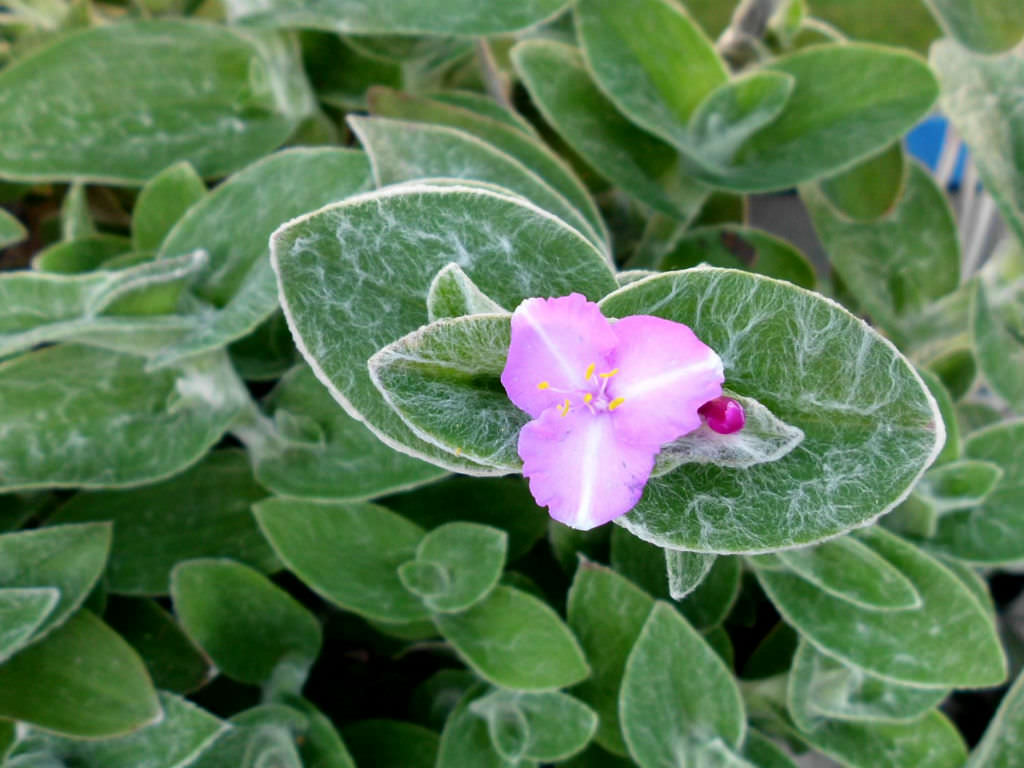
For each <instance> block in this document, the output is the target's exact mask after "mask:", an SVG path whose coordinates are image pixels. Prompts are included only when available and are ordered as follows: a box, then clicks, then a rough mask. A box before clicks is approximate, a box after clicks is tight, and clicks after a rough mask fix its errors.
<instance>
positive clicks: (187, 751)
mask: <svg viewBox="0 0 1024 768" xmlns="http://www.w3.org/2000/svg"><path fill="white" fill-rule="evenodd" d="M160 706H161V708H162V709H163V717H162V718H161V719H160V721H159V722H157V723H154V724H153V725H149V726H147V727H145V728H142V729H140V730H138V731H136V732H135V733H132V734H130V735H128V736H121V737H119V738H113V739H101V740H98V741H83V740H80V739H70V738H66V737H60V736H55V735H51V734H47V733H45V732H43V731H39V730H36V729H29V730H28V732H27V733H26V734H25V735H23V736H22V737H21V738H19V739H18V742H17V744H15V745H14V748H13V749H12V750H11V752H10V754H9V755H8V759H9V760H15V759H17V758H19V757H20V758H22V759H24V756H27V755H32V754H33V753H38V754H39V755H40V756H41V755H49V756H51V757H53V758H56V759H58V760H61V761H63V764H64V765H75V766H78V767H79V768H139V767H140V766H158V768H183V767H184V766H186V765H189V764H190V763H191V762H192V761H193V760H195V758H196V757H197V756H198V755H200V754H202V752H203V751H204V750H205V749H206V748H207V747H209V746H210V744H212V743H213V741H214V740H215V739H216V738H217V737H218V736H219V735H220V734H221V733H222V732H223V731H224V729H225V728H227V724H226V723H224V722H222V721H220V720H218V719H217V718H216V717H214V716H213V715H211V714H209V713H208V712H205V711H204V710H202V709H200V708H199V707H197V706H196V705H194V704H192V703H191V702H189V701H187V700H186V699H182V698H180V697H178V696H175V695H174V694H171V693H161V694H160Z"/></svg>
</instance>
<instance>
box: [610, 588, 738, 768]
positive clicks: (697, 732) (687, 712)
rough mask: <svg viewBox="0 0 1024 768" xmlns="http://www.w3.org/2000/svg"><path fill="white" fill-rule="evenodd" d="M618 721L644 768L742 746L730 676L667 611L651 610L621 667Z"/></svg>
mask: <svg viewBox="0 0 1024 768" xmlns="http://www.w3.org/2000/svg"><path fill="white" fill-rule="evenodd" d="M619 716H620V717H621V718H622V731H623V734H624V735H625V737H626V744H627V745H628V747H629V753H630V755H631V756H632V757H633V759H634V760H636V761H637V763H639V764H640V765H641V766H643V768H660V767H661V766H668V765H679V764H680V763H684V764H685V763H687V762H689V760H690V759H691V758H695V757H696V756H697V751H698V749H699V747H700V746H702V745H705V744H707V743H708V742H709V741H711V740H713V739H715V738H718V739H721V740H722V741H723V742H724V743H725V744H727V745H728V746H730V747H738V746H739V745H740V744H741V743H742V741H743V735H744V731H745V729H746V716H745V713H744V709H743V700H742V699H741V698H740V692H739V689H738V688H737V687H736V681H735V679H734V678H733V676H732V674H731V673H730V672H729V670H728V669H726V667H725V665H724V664H723V663H722V660H721V659H720V658H718V655H717V654H716V653H715V652H714V651H713V650H711V648H710V647H709V646H708V645H707V643H705V642H704V640H703V639H702V638H701V636H700V635H699V634H698V633H697V632H696V631H695V630H694V629H693V628H692V627H691V626H690V625H689V624H688V623H687V622H686V620H685V619H683V617H682V616H680V615H679V614H678V613H676V611H675V609H674V608H672V606H671V605H669V604H668V603H662V602H659V603H656V604H655V606H654V610H652V611H651V614H650V616H649V617H648V619H647V622H646V624H644V628H643V631H641V633H640V637H639V638H638V639H637V641H636V644H635V645H634V646H633V650H632V652H631V653H630V654H629V660H628V661H627V662H626V671H625V675H624V677H623V680H622V692H621V693H620V695H619Z"/></svg>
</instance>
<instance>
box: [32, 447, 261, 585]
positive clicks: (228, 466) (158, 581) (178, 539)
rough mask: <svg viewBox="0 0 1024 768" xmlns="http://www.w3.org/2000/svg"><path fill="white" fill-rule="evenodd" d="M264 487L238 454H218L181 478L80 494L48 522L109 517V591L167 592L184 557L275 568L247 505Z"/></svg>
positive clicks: (218, 452)
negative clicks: (111, 529) (111, 536)
mask: <svg viewBox="0 0 1024 768" xmlns="http://www.w3.org/2000/svg"><path fill="white" fill-rule="evenodd" d="M266 495H267V493H266V491H264V490H263V489H262V488H260V487H259V486H258V485H257V484H256V481H255V480H254V479H253V476H252V470H251V469H250V468H249V463H248V461H247V459H246V457H245V454H244V453H242V452H241V451H232V450H229V451H215V452H213V453H210V454H208V455H207V456H206V457H205V458H204V459H203V460H202V461H200V462H199V463H198V464H196V465H195V466H193V467H191V468H190V469H188V470H187V471H185V472H183V473H182V474H180V475H175V476H174V477H172V478H171V479H169V480H165V481H163V482H161V483H156V484H154V485H146V486H143V487H141V488H135V489H131V490H124V491H96V492H88V493H80V494H78V495H77V496H75V497H74V498H72V499H71V500H70V501H69V502H68V503H67V504H65V505H64V506H62V507H61V508H60V510H58V512H57V514H56V515H55V516H54V517H53V518H51V520H50V522H51V523H82V522H89V521H93V520H97V521H100V520H109V521H111V522H112V523H113V525H114V544H113V548H112V550H111V553H110V563H109V566H108V569H107V574H106V576H107V579H106V587H107V589H109V590H110V591H111V592H115V593H119V594H134V595H166V594H167V590H168V587H169V585H170V581H169V579H170V574H171V569H172V568H174V566H175V565H176V564H177V563H179V562H181V561H182V560H192V559H194V558H198V557H230V558H234V559H236V560H240V561H241V562H243V563H247V564H249V565H251V566H253V567H255V568H258V569H260V570H262V571H273V570H276V569H277V568H278V567H279V565H278V563H277V560H276V558H275V557H274V553H273V552H271V550H270V548H269V547H268V546H267V543H266V542H265V541H264V540H263V537H262V535H261V534H260V532H259V529H258V528H257V526H256V521H255V520H253V517H252V513H251V511H250V510H249V506H250V505H251V504H253V503H254V502H256V501H259V500H260V499H262V498H264V497H265V496H266Z"/></svg>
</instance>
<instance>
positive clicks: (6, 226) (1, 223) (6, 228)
mask: <svg viewBox="0 0 1024 768" xmlns="http://www.w3.org/2000/svg"><path fill="white" fill-rule="evenodd" d="M26 237H28V230H27V229H25V227H24V226H23V225H22V223H21V222H20V221H18V220H17V219H16V218H14V216H12V215H11V214H9V213H8V212H7V211H5V210H3V209H2V208H0V249H3V248H6V247H7V246H9V245H14V244H15V243H20V242H21V241H22V240H24V239H25V238H26Z"/></svg>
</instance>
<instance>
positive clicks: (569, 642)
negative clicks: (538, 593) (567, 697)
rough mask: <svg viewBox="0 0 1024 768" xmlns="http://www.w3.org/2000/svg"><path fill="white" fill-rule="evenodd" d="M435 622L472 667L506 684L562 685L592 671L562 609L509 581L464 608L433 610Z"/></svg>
mask: <svg viewBox="0 0 1024 768" xmlns="http://www.w3.org/2000/svg"><path fill="white" fill-rule="evenodd" d="M434 622H435V623H436V624H437V628H438V630H439V631H440V632H441V634H442V635H443V636H444V638H445V640H447V641H448V642H449V643H451V645H452V646H453V647H454V648H455V650H456V651H457V652H458V654H459V656H460V657H462V659H463V661H465V662H466V664H467V665H468V666H469V667H470V668H471V669H473V671H474V672H476V673H477V674H478V675H479V676H480V677H482V678H483V679H485V680H487V681H488V682H491V683H494V684H495V685H498V686H501V687H502V688H511V689H514V690H520V691H542V690H549V689H555V688H564V687H566V686H569V685H572V684H573V683H578V682H579V681H580V680H582V679H584V678H585V677H587V675H589V673H590V669H589V667H588V666H587V661H586V658H585V657H584V655H583V651H582V650H581V649H580V646H579V644H578V643H577V642H576V638H575V637H573V635H572V633H571V632H570V631H569V628H568V627H566V626H565V624H563V623H562V620H561V619H560V618H558V614H556V613H555V612H554V611H553V610H552V609H551V608H550V607H549V606H548V605H547V604H546V603H544V602H542V601H540V600H538V599H537V598H535V597H533V596H531V595H528V594H526V593H525V592H520V591H519V590H517V589H512V588H511V587H503V586H499V587H497V588H496V589H494V591H493V592H491V593H490V595H488V597H487V599H486V600H484V601H483V602H482V603H477V604H476V605H475V606H473V607H472V608H470V609H469V610H468V611H466V612H464V613H459V614H438V615H435V616H434Z"/></svg>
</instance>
